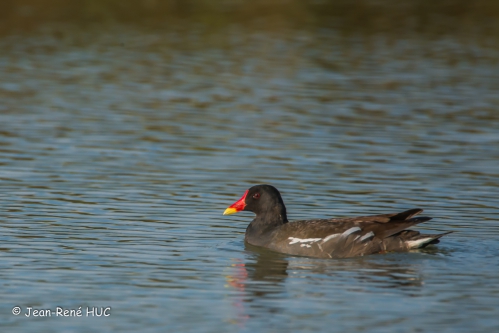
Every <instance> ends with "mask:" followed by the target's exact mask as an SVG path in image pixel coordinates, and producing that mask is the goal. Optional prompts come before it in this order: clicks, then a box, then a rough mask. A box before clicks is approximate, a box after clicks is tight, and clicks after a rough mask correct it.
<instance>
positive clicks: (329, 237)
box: [322, 234, 341, 243]
mask: <svg viewBox="0 0 499 333" xmlns="http://www.w3.org/2000/svg"><path fill="white" fill-rule="evenodd" d="M339 235H341V234H332V235H329V236H327V237H326V238H324V239H323V240H322V243H325V242H327V241H328V240H330V239H333V238H335V237H338V236H339Z"/></svg>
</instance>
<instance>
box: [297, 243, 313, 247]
mask: <svg viewBox="0 0 499 333" xmlns="http://www.w3.org/2000/svg"><path fill="white" fill-rule="evenodd" d="M300 246H301V247H312V245H308V244H302V245H300Z"/></svg>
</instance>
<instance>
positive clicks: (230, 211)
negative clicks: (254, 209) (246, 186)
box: [224, 190, 249, 215]
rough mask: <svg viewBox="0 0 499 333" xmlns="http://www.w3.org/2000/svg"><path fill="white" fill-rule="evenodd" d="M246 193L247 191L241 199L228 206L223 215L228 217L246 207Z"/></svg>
mask: <svg viewBox="0 0 499 333" xmlns="http://www.w3.org/2000/svg"><path fill="white" fill-rule="evenodd" d="M248 191H249V190H246V192H244V194H243V196H242V197H241V199H239V200H237V201H236V202H234V203H233V204H232V205H230V206H229V208H227V209H226V210H225V212H224V215H230V214H234V213H237V212H240V211H242V210H243V209H244V207H246V195H247V194H248Z"/></svg>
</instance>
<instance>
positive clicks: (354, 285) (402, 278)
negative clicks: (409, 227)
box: [0, 26, 499, 332]
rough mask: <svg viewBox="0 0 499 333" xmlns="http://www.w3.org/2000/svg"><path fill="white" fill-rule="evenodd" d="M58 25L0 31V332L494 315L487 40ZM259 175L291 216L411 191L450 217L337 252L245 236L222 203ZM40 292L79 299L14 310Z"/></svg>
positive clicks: (494, 131) (345, 327) (388, 207)
mask: <svg viewBox="0 0 499 333" xmlns="http://www.w3.org/2000/svg"><path fill="white" fill-rule="evenodd" d="M67 33H68V34H69V35H70V36H72V37H71V38H69V37H68V38H66V39H58V38H57V37H54V35H53V34H52V33H51V32H50V29H48V30H42V31H38V32H33V33H31V34H29V35H27V36H26V35H23V34H11V35H8V36H4V37H2V38H1V39H0V49H1V50H2V52H1V53H0V73H1V78H0V185H1V189H2V191H1V192H0V202H1V204H0V221H1V223H0V250H1V251H0V258H1V259H0V286H1V290H2V293H3V301H2V302H1V304H0V318H1V320H0V327H1V330H2V331H3V332H14V331H15V332H33V331H36V332H95V331H116V332H137V331H140V332H165V331H168V332H170V331H172V332H173V331H177V332H234V331H238V332H255V331H256V332H289V331H294V332H298V331H301V332H309V331H310V332H318V331H320V332H324V331H328V332H333V331H334V332H336V331H338V332H339V331H346V332H423V331H426V332H436V331H438V332H471V331H473V332H494V331H496V330H498V329H499V319H498V315H499V311H498V307H497V305H498V301H497V299H498V297H499V287H498V284H497V277H498V274H499V259H498V256H499V245H498V242H497V239H498V236H499V227H498V223H497V216H498V213H499V210H498V205H497V202H498V201H497V197H498V190H499V168H498V166H497V165H498V162H497V161H498V160H499V150H498V149H497V147H499V110H498V105H499V97H498V94H497V87H499V75H498V73H499V65H498V63H497V60H496V59H497V57H498V56H499V51H498V50H497V49H495V48H493V47H487V46H484V43H479V41H477V42H476V43H475V42H474V41H473V40H468V41H461V40H459V39H458V38H454V37H453V36H445V35H444V36H440V37H439V38H436V39H428V40H427V39H424V38H420V36H417V35H414V36H413V35H408V36H405V37H404V39H400V40H395V41H387V40H386V39H385V38H384V37H383V36H378V35H367V36H364V35H358V36H357V35H353V36H351V37H348V38H344V37H341V36H339V35H337V34H336V33H335V31H333V30H321V31H319V32H315V33H312V32H310V31H308V32H305V31H295V30H290V31H287V30H285V31H283V32H280V33H276V34H263V33H255V32H253V31H246V30H245V29H243V28H241V29H236V30H234V31H233V32H231V33H230V34H228V35H226V34H224V33H223V32H219V33H216V32H215V33H214V35H213V36H212V39H209V40H207V41H200V40H202V39H200V37H199V36H198V35H197V34H196V33H195V32H191V33H192V35H191V36H190V37H191V38H190V39H185V40H184V39H183V38H184V37H185V36H184V35H182V34H186V33H188V32H185V31H184V32H172V31H156V32H151V31H145V30H140V29H132V28H130V27H126V26H123V27H120V26H118V27H115V29H109V30H105V31H98V33H97V32H96V31H91V30H90V31H87V30H74V31H73V30H69V32H67ZM179 40H180V41H184V42H183V43H180V42H179ZM485 44H486V43H485ZM449 58H451V59H452V61H448V59H449ZM259 183H269V184H273V185H274V186H276V187H277V188H279V190H280V191H281V192H282V194H283V198H284V201H285V203H286V205H287V207H288V214H289V218H290V219H291V220H293V219H304V218H320V217H340V216H356V215H367V214H377V213H390V212H396V211H399V210H402V209H408V208H413V207H421V208H424V209H425V213H424V214H426V215H428V216H432V217H434V219H433V220H432V221H430V222H428V223H425V224H424V225H420V226H418V230H420V231H426V230H428V231H432V232H446V231H453V232H454V233H452V234H450V235H448V236H446V237H444V238H443V239H442V242H441V243H440V244H438V245H437V246H433V247H429V248H427V249H425V250H422V251H417V252H412V253H404V254H386V255H376V256H368V257H363V258H352V259H342V260H324V259H313V258H300V257H292V256H286V255H280V254H275V253H271V252H268V251H265V250H262V249H258V248H253V247H246V246H245V244H244V242H243V238H244V231H245V228H246V226H247V224H248V223H249V222H250V221H251V219H252V215H251V214H250V213H247V212H243V213H240V214H237V215H231V216H222V213H223V211H224V209H225V208H226V207H227V206H228V205H230V204H232V203H233V202H234V201H235V200H237V199H238V198H239V197H240V196H241V195H242V194H243V193H244V191H245V190H246V189H247V188H249V187H250V186H252V185H254V184H259ZM14 306H19V307H20V308H21V314H20V315H18V316H15V315H13V314H12V309H13V307H14ZM57 307H60V308H62V309H67V310H75V311H76V310H78V309H79V308H80V307H81V309H82V313H83V315H82V317H76V316H72V317H61V316H55V315H52V316H51V317H44V318H42V317H34V316H30V317H27V316H26V314H27V311H28V308H32V309H38V310H42V309H48V310H50V311H56V309H57ZM87 307H90V308H93V307H95V308H98V309H102V308H110V310H109V311H108V312H106V313H107V314H109V316H101V317H97V316H92V315H89V316H87V315H86V309H87Z"/></svg>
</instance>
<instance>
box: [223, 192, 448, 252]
mask: <svg viewBox="0 0 499 333" xmlns="http://www.w3.org/2000/svg"><path fill="white" fill-rule="evenodd" d="M243 210H245V211H250V212H253V213H255V214H256V217H255V219H254V220H253V221H251V223H250V224H249V225H248V227H247V228H246V235H245V237H244V240H245V241H246V242H248V243H249V244H252V245H256V246H262V247H266V248H268V249H271V250H273V251H277V252H281V253H287V254H291V255H298V256H308V257H318V258H347V257H354V256H363V255H368V254H375V253H385V252H405V251H409V250H411V249H418V248H423V247H425V246H427V245H428V244H435V243H438V239H439V238H440V237H442V236H444V235H446V234H448V233H450V232H446V233H442V234H431V235H430V234H420V233H419V232H418V231H414V230H407V229H406V228H409V227H411V226H413V225H415V224H418V223H422V222H426V221H429V220H431V218H430V217H414V216H415V215H417V214H419V213H421V212H422V211H423V210H422V209H419V208H415V209H409V210H406V211H404V212H401V213H395V214H384V215H372V216H360V217H353V218H339V219H338V218H336V219H315V220H302V221H295V222H291V223H289V222H288V218H287V215H286V207H285V206H284V202H283V201H282V198H281V194H280V193H279V191H278V190H277V189H276V188H275V187H273V186H271V185H256V186H253V187H251V188H250V189H249V190H247V191H246V192H245V193H244V195H243V196H242V197H241V199H239V200H238V201H236V202H235V203H234V204H233V205H231V206H229V208H227V209H226V210H225V212H224V215H229V214H233V213H237V212H240V211H243Z"/></svg>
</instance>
